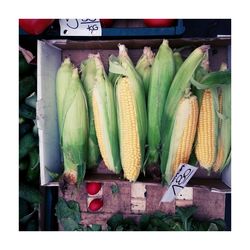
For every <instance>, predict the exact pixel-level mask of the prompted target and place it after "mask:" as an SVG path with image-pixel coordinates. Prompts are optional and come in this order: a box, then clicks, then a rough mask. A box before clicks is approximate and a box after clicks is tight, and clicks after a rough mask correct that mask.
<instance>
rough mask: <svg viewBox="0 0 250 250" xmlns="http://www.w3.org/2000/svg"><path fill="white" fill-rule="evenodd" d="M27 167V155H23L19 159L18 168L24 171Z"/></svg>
mask: <svg viewBox="0 0 250 250" xmlns="http://www.w3.org/2000/svg"><path fill="white" fill-rule="evenodd" d="M28 167H29V157H27V156H26V157H24V158H22V160H20V161H19V170H21V171H24V170H26V169H27V168H28Z"/></svg>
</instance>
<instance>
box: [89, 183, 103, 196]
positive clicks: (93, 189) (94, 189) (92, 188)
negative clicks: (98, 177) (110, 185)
mask: <svg viewBox="0 0 250 250" xmlns="http://www.w3.org/2000/svg"><path fill="white" fill-rule="evenodd" d="M101 187H102V184H101V183H99V182H88V183H87V184H86V190H87V192H88V194H90V195H94V194H97V193H98V192H99V190H100V189H101Z"/></svg>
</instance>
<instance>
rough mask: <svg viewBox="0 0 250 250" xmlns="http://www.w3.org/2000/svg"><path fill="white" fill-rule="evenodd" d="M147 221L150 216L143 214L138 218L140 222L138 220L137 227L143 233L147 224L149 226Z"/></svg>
mask: <svg viewBox="0 0 250 250" xmlns="http://www.w3.org/2000/svg"><path fill="white" fill-rule="evenodd" d="M149 221H150V215H148V214H143V215H142V216H141V217H140V220H139V227H140V229H141V230H142V231H144V230H145V229H146V228H147V226H148V224H149Z"/></svg>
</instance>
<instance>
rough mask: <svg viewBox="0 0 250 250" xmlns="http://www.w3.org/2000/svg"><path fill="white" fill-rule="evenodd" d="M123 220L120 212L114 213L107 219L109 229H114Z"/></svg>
mask: <svg viewBox="0 0 250 250" xmlns="http://www.w3.org/2000/svg"><path fill="white" fill-rule="evenodd" d="M122 221H123V215H122V214H115V215H113V216H112V217H111V218H110V219H108V221H107V224H108V226H109V227H110V229H111V230H110V231H115V230H116V227H117V226H118V225H120V224H121V223H122Z"/></svg>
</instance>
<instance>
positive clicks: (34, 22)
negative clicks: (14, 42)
mask: <svg viewBox="0 0 250 250" xmlns="http://www.w3.org/2000/svg"><path fill="white" fill-rule="evenodd" d="M53 22H54V19H19V26H20V28H22V29H23V30H24V31H25V32H27V33H28V34H30V35H39V34H41V33H42V32H44V31H45V30H46V29H47V28H48V27H49V26H50V25H51V24H52V23H53Z"/></svg>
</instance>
